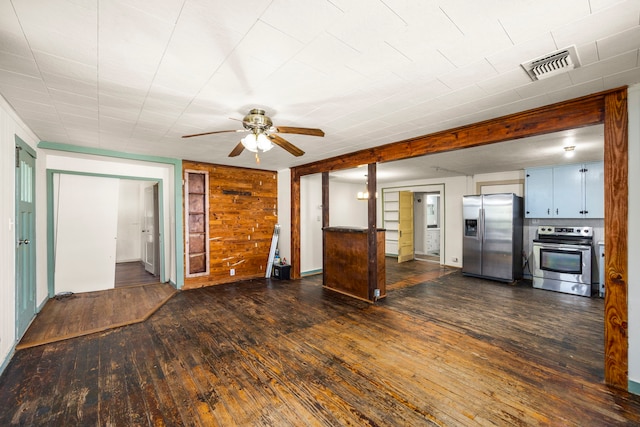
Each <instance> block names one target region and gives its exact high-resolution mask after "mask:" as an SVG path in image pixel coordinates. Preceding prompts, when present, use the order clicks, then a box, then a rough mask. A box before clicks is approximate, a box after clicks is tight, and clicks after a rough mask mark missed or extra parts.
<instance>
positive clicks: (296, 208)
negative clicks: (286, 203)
mask: <svg viewBox="0 0 640 427" xmlns="http://www.w3.org/2000/svg"><path fill="white" fill-rule="evenodd" d="M290 274H291V279H299V278H300V176H296V175H295V173H294V170H293V169H291V271H290Z"/></svg>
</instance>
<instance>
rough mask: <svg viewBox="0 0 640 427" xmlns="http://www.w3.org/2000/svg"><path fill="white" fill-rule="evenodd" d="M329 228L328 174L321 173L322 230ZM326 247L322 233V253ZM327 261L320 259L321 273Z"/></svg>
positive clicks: (323, 277) (324, 282)
mask: <svg viewBox="0 0 640 427" xmlns="http://www.w3.org/2000/svg"><path fill="white" fill-rule="evenodd" d="M328 226H329V172H322V229H323V230H324V228H325V227H328ZM325 247H326V242H325V233H324V231H323V232H322V251H323V254H324V248H325ZM326 263H327V259H326V257H325V256H323V257H322V271H323V272H325V271H327V265H326ZM322 285H323V286H327V275H326V274H323V275H322Z"/></svg>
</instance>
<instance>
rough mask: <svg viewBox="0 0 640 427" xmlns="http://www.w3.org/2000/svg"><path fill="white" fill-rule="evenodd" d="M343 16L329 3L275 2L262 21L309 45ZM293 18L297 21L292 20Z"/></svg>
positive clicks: (341, 12) (263, 15)
mask: <svg viewBox="0 0 640 427" xmlns="http://www.w3.org/2000/svg"><path fill="white" fill-rule="evenodd" d="M343 14H344V12H343V11H342V10H340V9H339V8H337V7H336V6H335V5H334V4H333V3H331V2H329V1H319V2H304V1H291V0H275V1H273V2H272V3H271V4H270V5H269V7H268V9H267V10H266V11H265V12H264V13H263V14H262V16H261V17H260V20H262V21H264V22H266V23H267V24H269V25H270V26H271V27H273V28H277V29H278V30H279V31H282V32H283V33H285V34H288V35H289V36H291V37H294V38H295V39H297V40H299V41H301V42H303V43H309V42H311V41H312V40H313V39H314V38H316V36H318V35H319V34H321V33H322V32H323V31H324V30H325V29H326V28H327V27H329V26H330V25H331V24H332V23H333V22H334V21H335V20H336V19H338V18H339V17H341V16H342V15H343ZM292 16H295V19H291V17H292Z"/></svg>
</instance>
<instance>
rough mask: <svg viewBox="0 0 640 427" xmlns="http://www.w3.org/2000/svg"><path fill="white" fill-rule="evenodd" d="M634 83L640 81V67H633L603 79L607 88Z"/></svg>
mask: <svg viewBox="0 0 640 427" xmlns="http://www.w3.org/2000/svg"><path fill="white" fill-rule="evenodd" d="M634 83H640V67H636V68H632V69H630V70H627V71H624V72H622V73H616V74H610V75H608V76H606V77H604V79H603V85H604V88H605V90H606V89H613V88H617V87H621V86H627V85H630V84H634Z"/></svg>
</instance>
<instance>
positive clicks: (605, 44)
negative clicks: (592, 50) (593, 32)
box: [597, 25, 640, 59]
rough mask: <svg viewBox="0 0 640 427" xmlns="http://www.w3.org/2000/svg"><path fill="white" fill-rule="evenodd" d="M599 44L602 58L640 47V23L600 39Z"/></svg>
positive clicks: (599, 52)
mask: <svg viewBox="0 0 640 427" xmlns="http://www.w3.org/2000/svg"><path fill="white" fill-rule="evenodd" d="M597 44H598V54H599V55H600V58H601V59H606V58H610V57H612V56H617V55H620V54H622V53H625V52H628V51H630V50H637V49H640V25H638V26H635V27H633V28H630V29H628V30H627V31H623V32H621V33H618V34H616V35H613V36H610V37H606V38H604V39H601V40H598V41H597Z"/></svg>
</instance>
